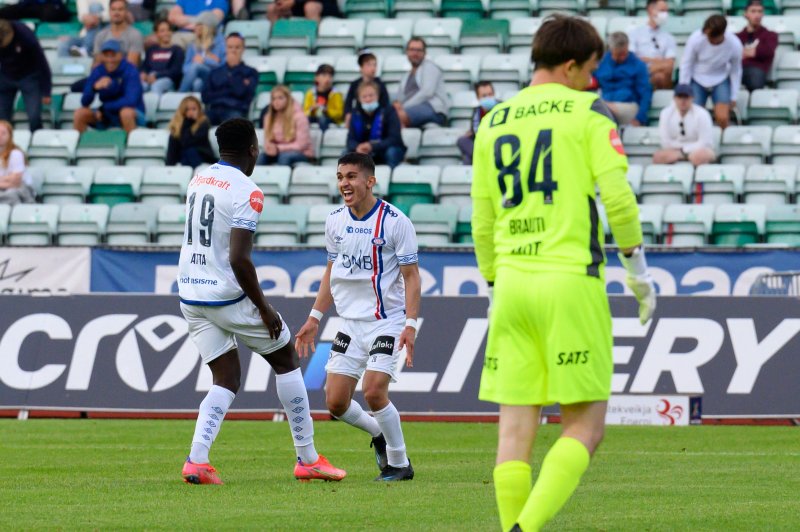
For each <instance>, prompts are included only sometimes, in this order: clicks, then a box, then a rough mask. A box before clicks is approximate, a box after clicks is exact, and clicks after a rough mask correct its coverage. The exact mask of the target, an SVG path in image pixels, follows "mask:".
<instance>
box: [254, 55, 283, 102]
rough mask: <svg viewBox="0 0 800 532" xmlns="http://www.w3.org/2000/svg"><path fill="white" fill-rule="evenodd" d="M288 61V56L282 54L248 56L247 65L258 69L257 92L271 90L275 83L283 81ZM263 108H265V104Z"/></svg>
mask: <svg viewBox="0 0 800 532" xmlns="http://www.w3.org/2000/svg"><path fill="white" fill-rule="evenodd" d="M286 63H287V58H286V57H285V56H281V55H258V56H254V57H248V58H247V65H248V66H251V67H253V68H255V69H256V70H257V71H258V87H257V88H256V93H257V94H260V93H263V92H265V91H266V92H268V91H271V90H272V88H273V87H274V86H275V85H279V84H281V83H283V77H284V75H285V74H286ZM261 108H262V109H263V106H262V107H261Z"/></svg>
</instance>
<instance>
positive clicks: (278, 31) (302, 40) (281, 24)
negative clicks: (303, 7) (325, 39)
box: [267, 18, 317, 56]
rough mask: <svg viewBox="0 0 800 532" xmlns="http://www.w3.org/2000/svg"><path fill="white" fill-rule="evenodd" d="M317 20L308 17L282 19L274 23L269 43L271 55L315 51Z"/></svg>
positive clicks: (268, 47) (291, 54)
mask: <svg viewBox="0 0 800 532" xmlns="http://www.w3.org/2000/svg"><path fill="white" fill-rule="evenodd" d="M316 39H317V22H316V21H314V20H306V19H297V18H293V19H280V20H277V21H275V24H273V25H272V33H271V35H270V37H269V41H268V43H267V49H268V50H267V51H268V54H269V55H290V56H293V55H296V54H310V53H313V52H314V48H315V47H316Z"/></svg>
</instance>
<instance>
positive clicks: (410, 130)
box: [400, 127, 422, 161]
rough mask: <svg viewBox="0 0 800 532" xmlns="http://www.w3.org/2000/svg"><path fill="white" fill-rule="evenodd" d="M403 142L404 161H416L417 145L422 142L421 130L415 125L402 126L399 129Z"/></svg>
mask: <svg viewBox="0 0 800 532" xmlns="http://www.w3.org/2000/svg"><path fill="white" fill-rule="evenodd" d="M400 135H401V136H402V137H403V144H405V146H406V161H416V160H417V159H418V158H419V145H420V143H421V142H422V130H421V129H418V128H415V127H404V128H403V129H402V130H400Z"/></svg>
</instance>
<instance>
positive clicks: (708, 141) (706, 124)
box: [653, 85, 716, 166]
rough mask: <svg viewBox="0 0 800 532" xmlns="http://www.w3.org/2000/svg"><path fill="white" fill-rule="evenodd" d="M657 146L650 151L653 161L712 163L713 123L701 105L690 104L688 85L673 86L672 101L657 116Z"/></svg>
mask: <svg viewBox="0 0 800 532" xmlns="http://www.w3.org/2000/svg"><path fill="white" fill-rule="evenodd" d="M658 134H659V137H661V149H660V150H658V151H657V152H656V153H654V154H653V162H654V163H656V164H673V163H677V162H679V161H689V162H690V163H692V164H693V165H695V166H699V165H701V164H709V163H713V162H714V159H716V155H715V154H714V137H713V125H712V124H711V115H710V114H709V113H708V111H706V110H705V108H703V107H700V106H699V105H697V104H695V103H693V98H692V87H691V86H690V85H678V86H677V87H675V97H674V99H673V102H672V103H671V104H669V105H668V106H667V107H665V108H664V109H662V110H661V114H660V115H659V117H658Z"/></svg>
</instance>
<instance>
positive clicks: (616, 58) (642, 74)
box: [594, 31, 653, 126]
mask: <svg viewBox="0 0 800 532" xmlns="http://www.w3.org/2000/svg"><path fill="white" fill-rule="evenodd" d="M608 46H609V50H608V52H606V54H605V55H604V56H603V60H602V61H600V65H599V66H598V67H597V71H596V72H595V74H594V75H595V77H596V78H597V81H598V83H599V84H600V90H601V91H602V93H601V95H602V98H603V101H605V102H606V104H607V105H608V107H609V108H610V109H611V112H612V113H614V117H615V118H616V120H617V123H618V124H619V125H621V126H626V125H631V126H643V125H646V124H647V111H648V110H649V109H650V99H651V97H652V96H653V87H652V86H651V85H650V74H649V72H648V70H647V63H645V62H644V61H642V60H641V59H639V58H638V57H636V54H633V53H631V52H630V51H629V50H628V36H627V35H626V34H625V33H623V32H621V31H617V32H614V33H612V34H611V35H610V36H609V39H608Z"/></svg>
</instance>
